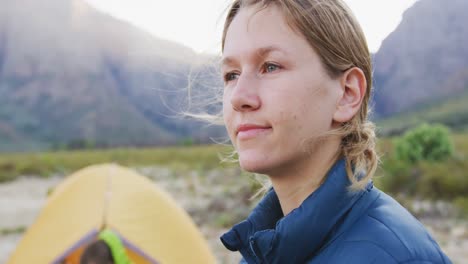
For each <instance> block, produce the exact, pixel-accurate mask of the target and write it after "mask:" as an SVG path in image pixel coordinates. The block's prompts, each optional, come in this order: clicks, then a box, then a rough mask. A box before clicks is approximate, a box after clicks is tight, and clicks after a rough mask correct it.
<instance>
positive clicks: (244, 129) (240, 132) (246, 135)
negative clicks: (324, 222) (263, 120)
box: [236, 124, 273, 140]
mask: <svg viewBox="0 0 468 264" xmlns="http://www.w3.org/2000/svg"><path fill="white" fill-rule="evenodd" d="M272 129H273V128H272V127H271V126H262V125H255V124H242V125H239V126H238V127H237V129H236V136H237V139H238V140H247V139H251V138H255V137H258V136H260V135H263V134H265V133H269V132H271V131H272Z"/></svg>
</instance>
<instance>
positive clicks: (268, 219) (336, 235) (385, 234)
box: [221, 159, 451, 264]
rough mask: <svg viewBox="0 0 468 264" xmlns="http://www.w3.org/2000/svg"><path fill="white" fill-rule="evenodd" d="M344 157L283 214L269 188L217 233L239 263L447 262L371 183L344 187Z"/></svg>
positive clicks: (419, 226)
mask: <svg viewBox="0 0 468 264" xmlns="http://www.w3.org/2000/svg"><path fill="white" fill-rule="evenodd" d="M345 165H346V163H345V160H344V159H341V160H339V161H338V162H337V163H336V164H335V165H334V166H333V167H332V168H331V169H330V171H329V172H328V175H327V179H326V180H325V182H324V183H323V184H322V186H321V187H320V188H318V189H317V190H316V191H315V192H313V193H312V194H311V195H310V196H309V197H307V198H306V200H304V202H303V203H302V204H301V206H299V207H298V208H296V209H294V210H293V211H292V212H291V213H289V214H288V215H287V216H283V213H282V210H281V206H280V204H279V201H278V197H277V196H276V193H275V191H274V190H273V189H271V190H270V191H269V192H268V193H267V195H266V196H265V197H264V198H263V199H262V201H260V203H259V204H258V206H257V207H256V208H255V209H254V210H253V211H252V213H251V214H250V215H249V217H248V218H247V219H246V220H244V221H242V222H241V223H239V224H237V225H235V226H234V227H233V228H232V229H231V230H230V231H228V232H227V233H225V234H224V235H223V236H222V237H221V241H222V243H223V244H224V245H225V246H226V248H228V249H229V250H231V251H240V253H241V254H242V256H243V259H242V261H241V263H281V264H283V263H284V264H290V263H314V264H315V263H348V264H353V263H359V264H362V263H379V264H380V263H382V264H386V263H405V264H416V263H418V264H423V263H424V264H428V263H451V261H450V260H449V259H448V257H447V256H446V255H445V254H444V253H443V252H442V250H441V249H440V247H439V245H438V244H437V243H436V242H435V241H434V239H433V238H432V237H431V235H430V234H429V233H428V232H427V231H426V230H425V228H424V226H423V225H422V224H421V223H420V222H419V221H418V220H416V219H415V218H414V217H413V216H412V215H411V214H410V213H409V212H408V211H407V210H406V209H405V208H403V207H402V206H401V205H400V204H398V202H396V201H395V200H394V199H392V198H391V197H390V196H388V195H386V194H385V193H383V192H381V191H380V190H378V189H377V188H375V187H373V185H372V183H369V184H368V185H367V188H366V189H365V190H363V191H359V192H350V191H348V189H347V186H349V185H350V181H349V179H348V177H347V175H346V170H345Z"/></svg>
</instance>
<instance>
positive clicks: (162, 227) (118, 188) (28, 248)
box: [7, 165, 216, 264]
mask: <svg viewBox="0 0 468 264" xmlns="http://www.w3.org/2000/svg"><path fill="white" fill-rule="evenodd" d="M104 226H105V227H107V228H110V229H111V230H113V231H115V232H116V233H117V234H118V235H119V236H120V238H121V239H122V241H123V244H124V246H125V248H126V250H127V253H128V255H129V256H130V259H131V260H132V261H133V263H135V264H140V263H142V264H146V263H163V264H165V263H169V264H170V263H177V264H179V263H203V264H206V263H215V262H216V261H215V258H214V256H213V254H212V253H211V252H210V249H209V247H208V244H207V242H206V240H204V238H203V236H202V234H201V233H200V232H199V230H198V229H197V227H196V226H195V224H194V223H193V221H192V220H191V218H190V217H189V215H188V214H187V213H186V212H185V211H184V210H183V209H182V208H181V207H180V206H178V205H177V204H176V202H175V201H174V200H173V199H172V198H171V197H170V196H169V195H168V194H167V193H166V192H164V191H163V190H162V189H159V188H158V187H157V186H155V184H154V182H151V181H150V180H148V179H146V178H145V177H143V176H141V175H138V174H137V173H135V172H134V171H132V170H129V169H126V168H123V167H120V166H117V165H95V166H91V167H88V168H85V169H83V170H80V171H78V172H76V173H75V174H73V175H71V176H69V177H67V178H66V179H65V180H64V182H63V183H61V184H60V185H59V186H57V188H56V189H55V190H54V192H53V193H52V194H51V195H50V196H49V198H48V200H47V203H46V205H45V207H44V208H43V209H42V211H41V213H40V214H39V216H38V218H37V219H36V221H35V222H34V223H33V224H32V225H31V227H30V228H29V229H28V230H27V232H26V233H25V234H24V236H23V238H22V239H21V241H20V242H19V244H18V246H17V248H16V250H15V251H14V252H13V253H12V255H11V256H10V259H9V261H8V262H7V263H8V264H30V263H35V264H36V263H37V264H41V263H67V264H69V263H70V264H74V263H79V257H80V255H81V253H82V251H83V249H84V248H85V247H86V245H88V244H89V243H90V242H92V241H93V240H94V239H96V237H97V235H98V233H99V231H100V230H101V229H102V228H103V227H104Z"/></svg>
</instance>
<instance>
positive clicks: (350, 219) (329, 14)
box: [221, 0, 450, 263]
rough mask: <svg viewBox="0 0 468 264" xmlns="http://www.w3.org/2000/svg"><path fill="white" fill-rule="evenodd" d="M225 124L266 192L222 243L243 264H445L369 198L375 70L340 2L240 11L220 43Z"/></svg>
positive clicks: (418, 230)
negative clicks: (265, 182)
mask: <svg viewBox="0 0 468 264" xmlns="http://www.w3.org/2000/svg"><path fill="white" fill-rule="evenodd" d="M222 49H223V59H222V65H221V69H222V72H223V76H224V83H225V85H224V86H225V87H224V95H223V118H224V123H225V125H226V128H227V131H228V134H229V137H230V139H231V142H232V143H233V145H234V147H235V149H236V152H237V153H238V157H239V163H240V166H241V167H242V168H243V169H244V170H247V171H250V172H255V173H261V174H266V175H268V176H269V178H270V180H271V183H272V188H271V189H270V190H269V191H268V193H267V194H266V196H265V197H264V198H263V199H262V201H261V202H260V203H259V204H258V206H257V207H256V208H255V209H254V210H253V212H252V213H251V214H250V215H249V217H248V218H247V219H246V220H245V221H243V222H241V223H239V224H237V225H236V226H234V227H233V228H232V229H231V230H230V231H229V232H227V233H226V234H224V235H223V236H222V237H221V241H222V242H223V244H224V245H225V246H226V247H227V248H228V249H229V250H232V251H240V253H241V254H242V256H243V261H244V262H246V263H450V260H449V259H448V258H447V257H446V256H445V255H444V253H443V252H442V251H441V249H440V248H439V246H438V245H437V243H436V242H435V241H434V240H433V239H432V238H431V236H430V235H429V234H428V232H427V231H426V230H425V229H424V227H423V226H422V224H421V223H419V222H418V221H417V220H416V219H415V218H414V217H413V216H411V215H410V214H409V213H408V212H407V211H406V210H405V209H404V208H403V207H401V206H400V205H399V204H398V203H397V202H396V201H395V200H393V199H392V198H390V197H389V196H387V195H386V194H384V193H382V192H381V191H379V190H378V189H376V188H375V187H373V185H372V182H371V178H372V176H373V174H374V172H375V169H376V167H377V162H378V157H377V154H376V151H375V135H374V128H373V125H372V123H370V122H369V121H368V120H367V115H368V101H369V97H370V93H371V84H372V78H371V73H372V69H371V62H370V55H369V51H368V48H367V44H366V41H365V38H364V35H363V33H362V30H361V28H360V26H359V25H358V23H357V21H356V19H355V18H354V17H353V15H352V13H351V11H350V10H349V9H348V7H347V6H346V5H345V4H344V3H343V2H342V1H340V0H263V1H262V0H245V1H244V0H236V1H234V3H233V4H232V6H231V8H230V9H229V12H228V16H227V19H226V22H225V26H224V32H223V39H222Z"/></svg>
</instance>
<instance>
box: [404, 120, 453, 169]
mask: <svg viewBox="0 0 468 264" xmlns="http://www.w3.org/2000/svg"><path fill="white" fill-rule="evenodd" d="M453 153H454V147H453V143H452V140H451V137H450V131H449V129H448V128H447V127H445V126H443V125H441V124H434V125H428V124H422V125H420V126H418V127H416V128H414V129H412V130H409V131H408V132H406V133H405V135H404V136H403V137H402V138H400V139H398V140H397V141H396V157H397V159H399V160H403V161H407V162H417V161H420V160H428V161H442V160H445V159H447V158H449V157H451V156H453Z"/></svg>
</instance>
